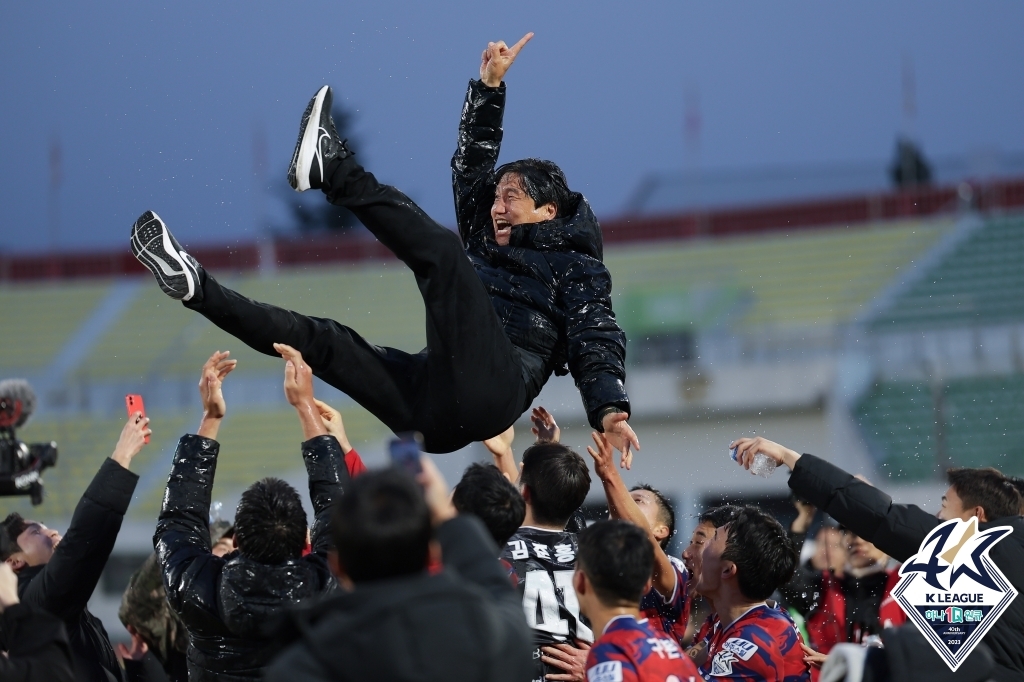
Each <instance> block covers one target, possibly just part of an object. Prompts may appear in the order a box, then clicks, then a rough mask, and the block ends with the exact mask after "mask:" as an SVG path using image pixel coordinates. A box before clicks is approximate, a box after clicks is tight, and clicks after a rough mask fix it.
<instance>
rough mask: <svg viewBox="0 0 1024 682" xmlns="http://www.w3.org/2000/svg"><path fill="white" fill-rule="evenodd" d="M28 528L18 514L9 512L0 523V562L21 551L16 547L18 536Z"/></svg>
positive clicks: (26, 523)
mask: <svg viewBox="0 0 1024 682" xmlns="http://www.w3.org/2000/svg"><path fill="white" fill-rule="evenodd" d="M27 528H28V522H27V521H25V519H23V518H22V517H21V514H19V513H18V512H11V513H10V514H8V515H7V518H5V519H4V520H3V523H0V536H2V537H0V561H7V559H8V558H9V557H10V556H11V555H12V554H16V553H17V552H20V551H21V547H19V546H18V536H19V535H21V534H22V533H24V532H25V530H26V529H27Z"/></svg>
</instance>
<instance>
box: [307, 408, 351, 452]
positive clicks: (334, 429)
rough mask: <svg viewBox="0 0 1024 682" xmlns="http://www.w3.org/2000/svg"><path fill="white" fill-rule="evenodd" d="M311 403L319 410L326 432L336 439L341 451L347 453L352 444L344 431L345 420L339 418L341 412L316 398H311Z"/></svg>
mask: <svg viewBox="0 0 1024 682" xmlns="http://www.w3.org/2000/svg"><path fill="white" fill-rule="evenodd" d="M313 404H314V405H316V409H317V410H318V411H319V412H320V418H321V419H323V420H324V426H325V427H326V428H327V433H329V434H330V435H332V436H334V437H335V438H337V439H338V444H339V445H341V451H342V452H343V453H345V454H346V455H347V454H348V453H349V450H351V449H352V444H351V443H349V442H348V434H346V433H345V422H343V421H342V420H341V412H338V411H337V410H336V409H334V408H333V407H331V406H330V405H328V404H327V403H325V402H324V401H322V400H317V399H316V398H313Z"/></svg>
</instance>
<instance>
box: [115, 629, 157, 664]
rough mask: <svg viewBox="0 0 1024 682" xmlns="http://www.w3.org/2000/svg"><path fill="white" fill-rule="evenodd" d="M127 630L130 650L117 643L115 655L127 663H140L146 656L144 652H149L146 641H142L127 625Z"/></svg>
mask: <svg viewBox="0 0 1024 682" xmlns="http://www.w3.org/2000/svg"><path fill="white" fill-rule="evenodd" d="M127 629H128V634H129V635H131V636H132V646H131V648H128V647H126V646H125V645H124V644H121V643H120V642H118V644H117V653H118V654H119V655H120V656H121V658H124V659H127V660H129V661H141V660H142V658H143V657H144V656H145V655H146V652H147V651H149V645H148V644H146V641H145V640H144V639H142V637H141V636H140V635H139V633H138V632H137V631H136V630H135V628H134V627H132V626H131V625H129V626H128V627H127Z"/></svg>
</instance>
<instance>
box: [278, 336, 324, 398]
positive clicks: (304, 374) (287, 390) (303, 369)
mask: <svg viewBox="0 0 1024 682" xmlns="http://www.w3.org/2000/svg"><path fill="white" fill-rule="evenodd" d="M274 350H276V351H277V352H278V353H279V354H280V355H281V357H282V358H284V359H285V363H284V397H285V398H287V399H288V404H289V405H292V406H293V407H298V406H300V405H305V404H310V405H315V403H314V402H313V401H314V398H313V370H312V368H310V366H309V365H307V364H306V362H305V360H303V359H302V353H300V352H299V351H297V350H295V349H294V348H292V347H291V346H288V345H285V344H283V343H275V344H274Z"/></svg>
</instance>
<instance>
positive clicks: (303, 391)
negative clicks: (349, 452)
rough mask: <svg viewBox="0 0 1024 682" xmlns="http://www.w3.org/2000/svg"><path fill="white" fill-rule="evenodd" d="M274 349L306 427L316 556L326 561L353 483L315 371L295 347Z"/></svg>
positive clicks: (304, 458)
mask: <svg viewBox="0 0 1024 682" xmlns="http://www.w3.org/2000/svg"><path fill="white" fill-rule="evenodd" d="M274 349H275V350H276V351H277V352H278V353H280V354H281V357H282V358H284V359H285V370H284V394H285V397H286V398H287V399H288V403H289V404H290V405H291V406H292V407H294V408H295V411H296V412H297V413H298V417H299V424H301V426H302V436H303V438H304V442H303V443H302V461H303V462H304V463H305V465H306V474H307V476H308V477H309V499H310V500H311V501H312V502H313V514H314V518H313V528H312V531H311V533H310V535H311V538H312V541H311V542H312V546H313V552H314V553H316V554H319V555H321V556H325V557H326V555H327V552H328V550H329V549H330V544H331V543H330V537H331V534H330V520H331V509H332V508H333V506H334V503H335V502H336V501H337V500H338V499H339V498H340V497H341V496H342V494H344V491H345V488H346V487H348V485H349V484H350V483H351V481H352V479H351V478H350V477H349V473H348V468H347V467H346V466H345V456H344V453H343V450H342V446H341V443H340V442H339V441H338V438H337V436H335V435H334V434H332V433H331V432H330V430H329V428H328V426H327V423H326V422H325V420H324V418H323V414H324V412H325V411H327V412H328V413H330V411H331V410H332V408H331V407H330V406H329V405H327V404H326V403H322V402H319V401H318V400H316V398H314V397H313V370H312V369H311V368H310V366H309V365H308V364H307V363H306V362H305V360H303V358H302V354H301V353H299V351H297V350H295V349H294V348H292V347H291V346H286V345H284V344H275V345H274ZM338 423H339V424H340V423H341V415H340V414H339V415H338ZM342 434H344V431H342ZM350 449H351V448H350Z"/></svg>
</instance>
